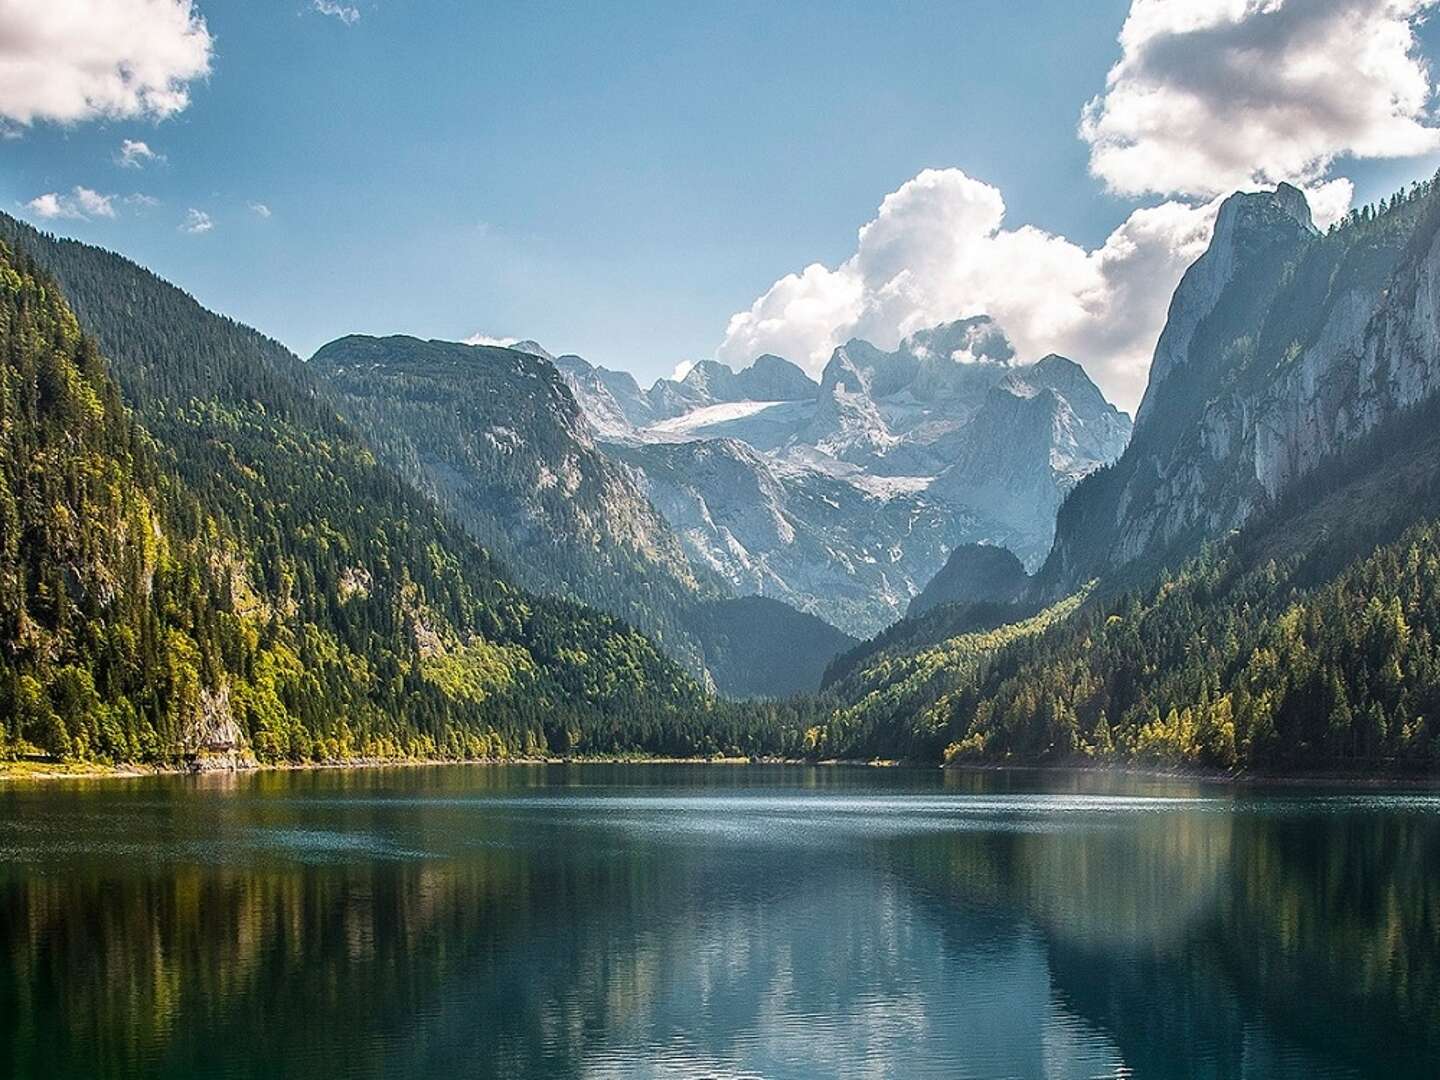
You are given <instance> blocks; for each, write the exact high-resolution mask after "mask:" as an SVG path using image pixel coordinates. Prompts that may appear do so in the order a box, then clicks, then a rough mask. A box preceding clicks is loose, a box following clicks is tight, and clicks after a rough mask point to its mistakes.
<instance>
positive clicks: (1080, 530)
mask: <svg viewBox="0 0 1440 1080" xmlns="http://www.w3.org/2000/svg"><path fill="white" fill-rule="evenodd" d="M1435 204H1436V196H1435V194H1434V193H1433V191H1432V190H1431V188H1430V187H1429V186H1428V185H1426V186H1423V187H1421V188H1417V189H1416V190H1415V191H1413V192H1412V193H1411V194H1410V195H1408V196H1404V197H1397V199H1396V200H1394V202H1393V203H1390V204H1387V205H1385V206H1383V207H1382V209H1381V211H1380V212H1378V213H1369V214H1366V215H1364V216H1361V217H1359V218H1356V219H1353V220H1351V221H1348V222H1346V223H1345V224H1344V225H1343V226H1341V227H1339V228H1336V229H1334V230H1332V231H1331V232H1329V233H1327V234H1325V235H1321V234H1319V233H1317V232H1316V231H1315V230H1314V228H1313V226H1312V225H1311V223H1310V215H1309V211H1308V208H1307V207H1306V205H1305V201H1304V196H1303V195H1301V193H1300V192H1298V191H1296V190H1295V189H1294V188H1291V187H1288V186H1287V185H1281V186H1280V188H1278V189H1277V190H1276V191H1275V192H1260V193H1255V194H1240V195H1235V196H1232V197H1231V198H1230V199H1229V200H1227V201H1226V203H1225V204H1224V206H1223V207H1222V209H1221V212H1220V216H1219V219H1218V220H1217V222H1216V228H1215V235H1214V238H1213V240H1212V242H1211V245H1210V248H1209V250H1207V251H1206V253H1205V254H1204V255H1203V256H1202V257H1201V258H1200V259H1199V260H1198V261H1197V262H1196V263H1195V265H1194V266H1192V267H1191V268H1190V270H1189V271H1188V272H1187V273H1186V274H1185V277H1184V279H1183V280H1182V281H1181V283H1180V287H1179V288H1178V289H1177V291H1176V293H1175V297H1174V299H1173V301H1172V303H1171V307H1170V314H1169V319H1168V321H1167V324H1166V326H1165V330H1164V332H1163V333H1162V335H1161V337H1160V341H1159V344H1158V346H1157V348H1156V352H1155V362H1154V367H1153V368H1152V370H1151V376H1150V385H1149V387H1148V389H1147V390H1146V394H1145V399H1144V401H1143V402H1142V404H1141V407H1140V410H1139V413H1138V415H1137V419H1136V424H1135V432H1134V436H1133V438H1132V440H1131V442H1130V446H1129V448H1128V449H1127V450H1126V452H1125V454H1124V455H1123V456H1122V457H1121V458H1120V460H1119V462H1118V463H1117V464H1116V465H1115V466H1114V468H1112V469H1108V470H1104V471H1101V472H1098V473H1096V474H1095V475H1094V476H1092V477H1090V478H1089V479H1088V480H1086V481H1085V482H1084V483H1083V484H1081V485H1080V486H1079V487H1078V488H1077V490H1076V492H1075V494H1074V496H1073V497H1072V498H1071V499H1070V500H1069V501H1068V502H1067V503H1066V505H1065V506H1064V508H1063V509H1062V510H1061V512H1060V515H1059V520H1058V523H1057V530H1056V540H1055V547H1054V549H1053V551H1052V553H1051V556H1050V559H1049V560H1048V562H1047V564H1046V566H1045V568H1044V570H1043V571H1042V572H1041V574H1040V581H1041V582H1042V584H1043V586H1044V587H1045V588H1046V589H1047V590H1049V591H1051V592H1056V591H1064V590H1066V589H1069V588H1073V587H1074V586H1075V585H1076V584H1078V583H1079V582H1081V581H1084V580H1086V579H1088V578H1090V577H1093V576H1096V575H1097V574H1103V573H1105V572H1106V571H1109V570H1114V569H1116V568H1118V567H1119V566H1122V565H1124V564H1127V563H1136V562H1137V561H1139V562H1150V561H1156V560H1165V559H1169V558H1173V557H1175V556H1178V555H1183V554H1186V553H1188V552H1189V551H1190V550H1193V549H1194V547H1195V546H1196V545H1197V544H1198V543H1199V542H1201V541H1203V540H1204V539H1206V538H1209V537H1214V536H1218V535H1221V534H1223V533H1225V532H1226V531H1228V530H1230V529H1233V528H1235V527H1237V526H1239V525H1240V524H1242V523H1243V522H1244V521H1246V520H1247V519H1248V518H1249V517H1251V515H1253V514H1254V513H1255V511H1256V510H1257V509H1258V508H1261V507H1263V506H1266V505H1268V504H1269V503H1270V502H1272V501H1273V500H1274V499H1275V498H1276V497H1277V496H1279V495H1280V494H1281V493H1283V492H1284V491H1285V490H1286V489H1287V487H1289V486H1290V485H1291V484H1293V483H1294V482H1295V481H1296V480H1297V479H1299V478H1300V477H1303V476H1305V475H1306V474H1307V473H1308V472H1309V471H1310V470H1312V469H1314V468H1316V467H1318V466H1320V465H1321V464H1322V463H1323V462H1324V461H1325V459H1326V458H1328V457H1331V456H1333V455H1335V454H1336V453H1338V452H1340V451H1341V450H1343V449H1344V448H1345V446H1346V445H1347V444H1349V443H1351V442H1353V441H1354V440H1355V439H1356V438H1358V437H1359V436H1361V435H1363V434H1364V433H1365V432H1367V431H1369V430H1370V429H1371V428H1373V427H1375V426H1376V425H1377V424H1379V423H1381V422H1382V421H1384V420H1385V419H1387V418H1388V417H1391V416H1393V415H1395V414H1396V413H1397V412H1399V411H1401V410H1403V409H1405V408H1406V407H1408V406H1410V405H1414V404H1416V403H1417V402H1419V401H1422V400H1424V399H1425V398H1426V397H1428V396H1429V395H1430V394H1431V393H1433V392H1434V390H1435V388H1436V385H1437V371H1436V363H1437V359H1436V358H1437V354H1440V323H1437V319H1440V304H1437V300H1440V296H1437V291H1436V290H1437V285H1436V272H1437V268H1440V248H1437V241H1436V226H1437V220H1440V219H1437V214H1436V210H1435Z"/></svg>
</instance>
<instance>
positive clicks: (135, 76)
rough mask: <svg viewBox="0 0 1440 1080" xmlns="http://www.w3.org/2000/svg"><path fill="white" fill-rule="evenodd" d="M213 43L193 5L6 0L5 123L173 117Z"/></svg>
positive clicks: (0, 70)
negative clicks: (7, 121) (6, 120)
mask: <svg viewBox="0 0 1440 1080" xmlns="http://www.w3.org/2000/svg"><path fill="white" fill-rule="evenodd" d="M212 45H213V41H212V39H211V37H210V32H209V30H208V29H207V28H206V26H205V20H204V19H203V18H201V17H200V14H199V12H198V11H196V9H195V7H194V4H193V0H0V117H4V118H7V119H9V120H11V121H14V122H16V123H19V124H23V125H29V124H32V123H34V122H35V121H37V120H40V121H45V120H51V121H57V122H60V123H75V122H78V121H82V120H90V119H94V118H97V117H108V118H112V119H118V118H129V117H149V118H153V119H163V118H164V117H167V116H172V115H174V114H175V113H177V112H179V111H180V110H182V109H184V108H185V107H186V105H188V104H189V102H190V94H189V85H190V83H192V82H193V81H194V80H196V79H200V78H203V77H205V76H206V75H208V74H209V72H210V57H211V49H212Z"/></svg>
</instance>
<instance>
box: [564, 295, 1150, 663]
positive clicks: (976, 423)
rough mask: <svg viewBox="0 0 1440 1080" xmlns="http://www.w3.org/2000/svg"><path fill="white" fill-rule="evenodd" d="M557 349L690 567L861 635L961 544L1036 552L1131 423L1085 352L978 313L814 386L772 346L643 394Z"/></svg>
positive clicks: (831, 371)
mask: <svg viewBox="0 0 1440 1080" xmlns="http://www.w3.org/2000/svg"><path fill="white" fill-rule="evenodd" d="M557 364H558V365H559V366H560V368H561V370H562V372H564V373H565V374H566V380H567V382H568V384H569V386H570V388H571V390H572V391H573V392H574V394H575V397H576V400H577V401H578V402H579V403H580V405H581V407H582V409H584V410H585V413H586V415H587V417H588V419H589V420H590V423H591V424H592V426H593V427H594V428H595V430H596V432H597V436H598V438H599V439H600V440H602V443H603V444H606V445H608V446H609V447H610V448H611V452H612V453H615V454H618V455H619V456H621V457H622V458H623V460H625V461H626V463H627V464H629V465H630V466H631V467H632V468H633V469H635V470H636V472H637V475H639V476H640V477H641V478H642V479H643V482H644V486H645V490H646V492H647V493H648V495H649V497H650V499H651V501H652V502H653V503H654V504H655V506H656V508H657V509H658V510H659V511H660V513H661V515H662V516H664V518H665V519H666V521H668V522H669V524H670V526H671V527H672V528H673V529H674V530H675V531H676V533H677V534H678V535H679V536H680V539H681V543H682V544H683V545H684V547H685V549H686V552H687V554H688V555H689V557H690V559H691V561H692V563H694V564H695V565H696V566H697V567H700V568H703V569H705V570H708V571H710V572H712V573H714V574H715V575H717V576H718V577H719V578H721V579H722V580H723V581H724V582H725V583H726V584H727V585H728V586H729V587H730V588H731V589H732V590H733V591H735V592H736V593H738V594H739V595H760V596H772V597H776V598H779V599H782V600H784V601H786V602H787V603H790V604H792V605H794V606H796V607H798V608H800V609H801V610H802V611H807V612H812V613H815V614H818V615H820V616H821V617H822V618H825V619H826V620H828V621H830V622H831V623H832V624H834V625H835V626H838V627H840V628H841V629H842V630H845V631H847V632H849V633H853V634H862V635H869V634H873V633H875V632H877V631H878V630H880V629H882V628H883V627H884V626H885V625H887V624H888V623H890V622H892V621H894V620H895V619H896V618H899V617H900V616H901V615H903V614H904V612H905V610H906V608H907V606H908V605H909V603H910V600H911V598H912V597H913V596H915V595H916V594H917V593H918V592H919V591H920V590H921V588H923V586H924V585H925V583H926V582H928V581H929V580H930V579H931V578H932V577H933V576H934V575H935V573H936V572H937V571H938V570H939V569H940V568H941V566H943V565H944V563H945V560H946V558H947V557H948V556H949V554H950V552H951V551H952V550H953V549H954V548H955V547H956V546H957V545H960V544H966V543H974V542H986V543H992V544H1004V545H1007V546H1009V547H1011V548H1012V549H1013V550H1014V551H1015V552H1016V553H1017V554H1018V555H1019V556H1020V557H1021V558H1022V559H1023V560H1025V561H1026V562H1027V563H1028V564H1029V565H1031V566H1034V565H1037V564H1038V563H1039V562H1040V561H1041V560H1042V559H1043V558H1044V556H1045V553H1046V552H1047V551H1048V550H1049V548H1050V543H1051V539H1052V536H1053V531H1054V522H1055V512H1056V508H1057V507H1058V506H1059V505H1060V502H1061V500H1062V499H1063V498H1064V496H1065V493H1066V492H1068V491H1069V490H1070V488H1071V487H1073V486H1074V484H1075V483H1076V482H1077V481H1078V480H1079V479H1080V478H1081V477H1082V476H1084V475H1086V474H1087V473H1088V472H1090V471H1091V470H1093V469H1096V468H1098V467H1100V466H1102V465H1104V464H1106V463H1109V462H1112V461H1114V460H1115V459H1116V458H1117V457H1119V455H1120V453H1121V451H1122V450H1123V449H1124V448H1125V443H1126V441H1127V439H1128V438H1129V434H1130V420H1129V417H1127V416H1126V415H1125V414H1124V413H1121V412H1120V411H1119V410H1117V409H1116V408H1115V407H1114V406H1113V405H1111V404H1110V403H1109V402H1107V401H1106V400H1105V398H1104V395H1103V394H1101V392H1100V390H1099V389H1098V388H1097V387H1096V386H1095V384H1094V383H1092V382H1091V381H1090V379H1089V377H1088V376H1087V375H1086V374H1085V372H1084V369H1083V368H1081V367H1080V365H1078V364H1076V363H1074V362H1072V361H1070V360H1066V359H1064V358H1063V357H1058V356H1048V357H1045V358H1044V359H1042V360H1040V361H1038V362H1036V363H1030V364H1025V363H1020V362H1018V361H1017V359H1016V357H1015V353H1014V349H1013V347H1012V346H1011V345H1010V342H1009V340H1008V339H1007V338H1006V337H1005V334H1004V332H1003V331H1002V330H1001V329H1000V327H999V326H997V325H996V324H995V323H994V322H993V320H991V319H989V318H987V317H985V316H978V317H975V318H970V319H961V320H957V321H955V322H951V323H945V324H942V325H940V326H936V327H932V328H930V329H928V330H922V331H919V332H917V333H915V334H912V335H911V336H910V337H908V338H906V339H904V340H903V341H901V342H900V343H899V344H898V345H897V346H896V348H895V349H893V350H889V351H887V350H884V349H880V348H877V347H876V346H874V345H872V344H870V343H869V342H866V341H861V340H853V341H850V342H847V343H846V344H845V345H843V346H841V347H840V348H838V349H836V350H835V352H834V354H833V355H832V357H831V358H830V361H829V363H828V364H827V365H826V367H825V370H824V372H823V374H822V376H821V379H820V382H819V383H818V384H817V383H816V382H814V381H813V380H811V379H810V378H809V377H808V376H807V375H805V374H804V372H802V371H801V370H800V369H799V368H798V367H796V366H795V365H794V364H791V363H789V362H788V361H785V360H782V359H781V358H779V357H775V356H762V357H760V358H758V359H757V360H756V361H755V362H754V363H753V364H752V365H751V366H749V367H747V368H744V369H742V370H740V371H738V372H737V371H732V370H731V369H730V368H729V367H727V366H725V365H723V364H718V363H715V362H713V361H704V362H701V363H699V364H696V365H694V366H693V367H692V368H691V369H690V371H689V372H688V373H687V374H686V376H685V378H684V379H683V380H680V381H674V380H668V379H661V380H659V381H657V382H656V383H655V385H654V386H653V387H652V388H651V389H650V390H649V391H648V392H646V394H645V395H644V404H643V407H639V406H637V405H636V403H635V393H634V392H633V391H632V390H631V389H630V387H628V386H623V385H621V386H619V387H618V388H617V377H616V376H615V374H614V373H606V372H605V371H604V369H603V368H597V367H593V366H591V365H589V364H587V363H585V362H584V361H582V360H579V358H572V357H561V358H560V359H559V360H558V361H557ZM631 386H633V380H632V381H631ZM637 389H638V388H637ZM627 403H628V404H627Z"/></svg>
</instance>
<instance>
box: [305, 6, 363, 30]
mask: <svg viewBox="0 0 1440 1080" xmlns="http://www.w3.org/2000/svg"><path fill="white" fill-rule="evenodd" d="M311 6H313V7H314V8H315V10H316V11H318V12H319V13H320V14H321V15H330V16H332V17H334V18H336V19H339V20H340V21H341V22H343V23H344V24H345V25H346V26H354V25H355V24H356V23H357V22H359V21H360V9H359V8H356V7H351V6H350V5H349V4H339V3H336V2H335V0H314V2H313V4H312V5H311Z"/></svg>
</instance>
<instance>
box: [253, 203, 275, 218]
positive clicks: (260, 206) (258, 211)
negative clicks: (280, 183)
mask: <svg viewBox="0 0 1440 1080" xmlns="http://www.w3.org/2000/svg"><path fill="white" fill-rule="evenodd" d="M250 212H251V213H252V214H254V215H255V216H256V217H261V218H268V217H269V216H270V207H268V206H266V205H265V204H264V203H263V202H252V203H251V204H250Z"/></svg>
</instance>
